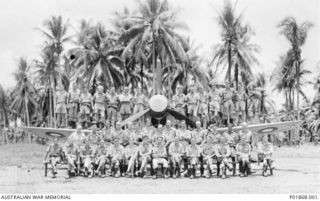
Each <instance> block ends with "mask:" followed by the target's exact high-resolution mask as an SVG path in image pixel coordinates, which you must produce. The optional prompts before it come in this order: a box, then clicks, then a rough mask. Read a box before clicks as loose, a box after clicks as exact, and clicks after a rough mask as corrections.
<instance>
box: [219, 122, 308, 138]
mask: <svg viewBox="0 0 320 201" xmlns="http://www.w3.org/2000/svg"><path fill="white" fill-rule="evenodd" d="M301 123H302V121H287V122H276V123H266V124H253V125H249V126H248V128H249V129H250V130H251V131H252V132H253V134H254V135H263V134H275V133H278V132H281V131H287V130H298V129H299V127H300V125H301ZM241 129H242V127H241V126H237V127H233V129H232V130H233V131H235V132H238V131H239V130H241ZM217 130H218V132H220V133H223V132H225V131H227V130H228V128H218V129H217Z"/></svg>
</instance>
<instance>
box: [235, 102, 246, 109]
mask: <svg viewBox="0 0 320 201" xmlns="http://www.w3.org/2000/svg"><path fill="white" fill-rule="evenodd" d="M245 108H246V102H245V101H239V102H237V105H236V109H237V111H244V110H245Z"/></svg>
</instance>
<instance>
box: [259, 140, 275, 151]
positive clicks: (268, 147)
mask: <svg viewBox="0 0 320 201" xmlns="http://www.w3.org/2000/svg"><path fill="white" fill-rule="evenodd" d="M258 153H263V154H271V153H273V145H272V143H270V142H259V143H258Z"/></svg>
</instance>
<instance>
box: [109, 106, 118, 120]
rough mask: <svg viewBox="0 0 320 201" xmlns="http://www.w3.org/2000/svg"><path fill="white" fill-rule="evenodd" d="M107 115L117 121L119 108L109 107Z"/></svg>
mask: <svg viewBox="0 0 320 201" xmlns="http://www.w3.org/2000/svg"><path fill="white" fill-rule="evenodd" d="M107 116H108V121H117V109H116V108H115V107H108V109H107Z"/></svg>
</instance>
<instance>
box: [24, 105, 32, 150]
mask: <svg viewBox="0 0 320 201" xmlns="http://www.w3.org/2000/svg"><path fill="white" fill-rule="evenodd" d="M25 107H26V119H27V123H26V125H27V126H30V119H29V109H28V103H27V101H25ZM28 141H29V143H30V144H31V134H30V133H29V132H28Z"/></svg>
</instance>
